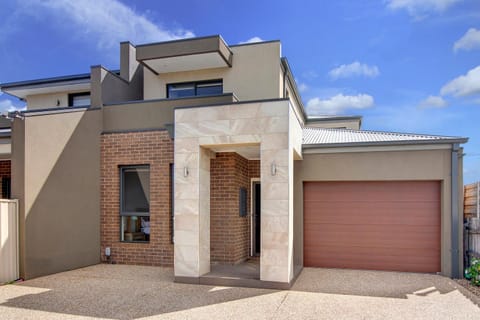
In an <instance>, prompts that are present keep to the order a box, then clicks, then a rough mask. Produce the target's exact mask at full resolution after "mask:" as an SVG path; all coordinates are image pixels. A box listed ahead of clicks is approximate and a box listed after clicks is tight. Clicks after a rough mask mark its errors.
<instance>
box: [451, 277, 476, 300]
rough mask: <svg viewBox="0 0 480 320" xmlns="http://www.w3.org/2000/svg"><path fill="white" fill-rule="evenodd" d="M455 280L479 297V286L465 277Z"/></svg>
mask: <svg viewBox="0 0 480 320" xmlns="http://www.w3.org/2000/svg"><path fill="white" fill-rule="evenodd" d="M455 281H457V282H458V283H459V284H460V285H462V286H463V287H465V288H466V289H467V290H468V291H470V292H471V293H473V294H474V295H476V296H477V297H479V298H480V287H477V286H474V285H473V284H471V283H470V281H468V280H467V279H457V280H455Z"/></svg>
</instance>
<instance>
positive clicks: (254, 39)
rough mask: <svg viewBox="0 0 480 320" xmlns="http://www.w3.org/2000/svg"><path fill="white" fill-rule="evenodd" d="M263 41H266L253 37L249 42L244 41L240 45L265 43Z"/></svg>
mask: <svg viewBox="0 0 480 320" xmlns="http://www.w3.org/2000/svg"><path fill="white" fill-rule="evenodd" d="M263 41H265V40H263V39H262V38H260V37H253V38H250V39H248V40H247V41H242V42H240V44H245V43H255V42H263Z"/></svg>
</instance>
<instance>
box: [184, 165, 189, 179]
mask: <svg viewBox="0 0 480 320" xmlns="http://www.w3.org/2000/svg"><path fill="white" fill-rule="evenodd" d="M183 176H184V177H185V178H186V177H188V167H184V168H183Z"/></svg>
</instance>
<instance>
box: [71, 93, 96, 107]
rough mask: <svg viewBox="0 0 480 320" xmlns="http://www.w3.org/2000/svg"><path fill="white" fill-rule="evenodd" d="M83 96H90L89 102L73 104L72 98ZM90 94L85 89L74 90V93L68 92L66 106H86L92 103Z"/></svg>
mask: <svg viewBox="0 0 480 320" xmlns="http://www.w3.org/2000/svg"><path fill="white" fill-rule="evenodd" d="M84 96H88V97H89V98H90V103H89V104H86V105H82V106H74V105H73V100H74V99H75V98H76V97H84ZM91 99H92V96H91V93H90V92H89V91H86V92H76V93H69V94H68V106H69V107H88V106H90V105H91V104H92V100H91Z"/></svg>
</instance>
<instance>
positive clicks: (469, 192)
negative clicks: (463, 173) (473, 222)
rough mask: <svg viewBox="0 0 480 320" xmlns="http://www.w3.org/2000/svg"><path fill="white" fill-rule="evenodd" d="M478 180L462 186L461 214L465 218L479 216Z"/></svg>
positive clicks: (479, 184)
mask: <svg viewBox="0 0 480 320" xmlns="http://www.w3.org/2000/svg"><path fill="white" fill-rule="evenodd" d="M479 192H480V182H475V183H471V184H467V185H466V186H465V187H464V188H463V195H464V200H463V214H464V216H465V218H480V196H479Z"/></svg>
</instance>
